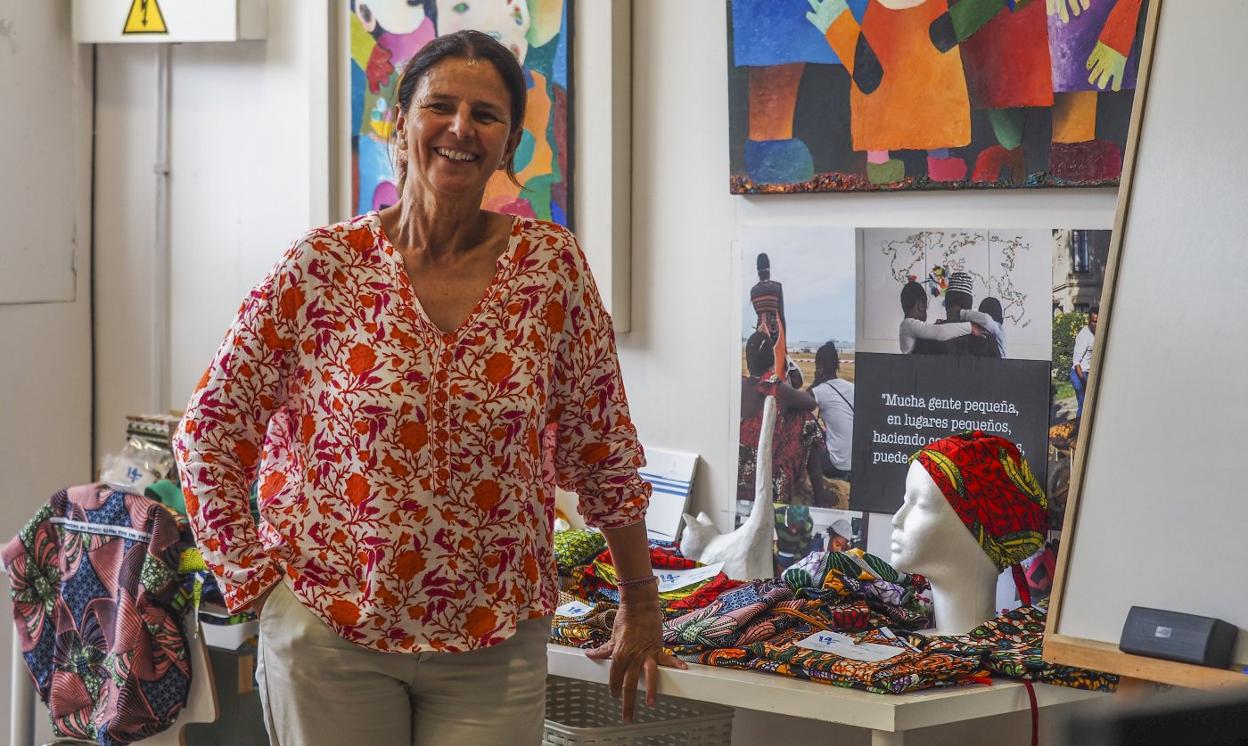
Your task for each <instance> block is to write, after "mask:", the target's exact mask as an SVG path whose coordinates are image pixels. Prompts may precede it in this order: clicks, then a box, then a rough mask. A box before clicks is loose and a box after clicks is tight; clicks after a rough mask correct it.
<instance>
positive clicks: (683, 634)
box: [663, 579, 793, 652]
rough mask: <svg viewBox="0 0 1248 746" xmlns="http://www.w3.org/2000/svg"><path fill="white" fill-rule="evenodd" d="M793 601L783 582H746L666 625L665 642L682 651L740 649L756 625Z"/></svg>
mask: <svg viewBox="0 0 1248 746" xmlns="http://www.w3.org/2000/svg"><path fill="white" fill-rule="evenodd" d="M792 598H793V591H792V590H791V589H789V587H788V586H786V585H785V584H784V583H783V582H782V581H779V580H774V579H773V580H756V581H753V582H750V583H746V584H745V585H742V586H741V587H739V588H734V589H732V590H730V591H728V592H727V593H722V594H720V596H719V598H717V599H715V600H714V601H712V602H711V603H710V604H709V605H707V606H704V607H702V608H700V609H695V610H693V611H691V612H689V613H687V614H684V615H682V616H679V617H676V618H675V619H672V620H669V621H667V622H664V624H663V642H664V644H666V645H668V646H671V647H672V649H673V650H677V651H678V652H693V651H699V650H705V649H711V648H727V647H736V645H737V641H738V639H739V638H740V636H741V634H742V633H743V632H744V631H745V630H746V629H747V628H748V627H749V625H750V624H751V623H752V622H754V621H755V620H757V619H759V618H760V617H762V616H763V615H764V614H765V613H766V612H768V611H769V610H771V609H772V608H773V607H774V606H776V605H777V604H779V603H782V602H784V601H789V600H792Z"/></svg>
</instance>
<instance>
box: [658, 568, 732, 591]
mask: <svg viewBox="0 0 1248 746" xmlns="http://www.w3.org/2000/svg"><path fill="white" fill-rule="evenodd" d="M723 569H724V563H723V562H716V563H715V564H713V565H707V566H705V567H694V568H692V569H689V570H655V571H654V576H655V577H656V578H658V579H659V593H669V592H671V591H674V590H677V589H680V588H687V587H688V586H691V585H693V584H695V583H701V582H702V581H704V580H710V579H711V578H713V577H715V576H716V575H718V574H719V571H720V570H723Z"/></svg>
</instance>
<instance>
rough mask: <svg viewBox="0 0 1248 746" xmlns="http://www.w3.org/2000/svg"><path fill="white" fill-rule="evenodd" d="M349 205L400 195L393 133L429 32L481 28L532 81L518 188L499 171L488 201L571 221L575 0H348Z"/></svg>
mask: <svg viewBox="0 0 1248 746" xmlns="http://www.w3.org/2000/svg"><path fill="white" fill-rule="evenodd" d="M350 5H351V8H350V12H351V17H350V19H349V22H350V27H351V30H350V48H349V50H348V51H349V53H350V55H351V130H350V132H351V205H352V209H353V210H354V211H355V212H357V213H363V212H367V211H369V210H376V209H380V208H382V207H385V206H387V205H391V204H394V203H395V202H396V201H397V199H398V188H397V186H396V184H395V174H394V167H393V164H392V158H391V153H390V136H391V133H392V132H393V130H394V119H395V113H396V112H395V95H396V92H397V88H398V79H399V76H400V74H401V73H402V70H403V66H404V65H405V64H406V63H407V61H408V60H410V59H411V58H412V56H413V55H415V54H416V52H418V51H419V50H420V49H421V48H422V47H424V45H425V44H427V43H428V42H429V41H431V40H432V39H434V38H436V37H438V36H441V35H445V34H449V33H453V32H455V31H459V30H462V29H476V30H479V31H483V32H485V33H487V34H489V35H490V36H492V37H494V38H495V39H497V40H499V41H500V42H502V43H503V44H504V45H505V46H507V47H508V48H509V49H511V51H512V52H513V53H515V55H516V58H517V59H519V60H520V62H521V64H522V65H523V67H524V72H525V78H526V81H527V83H528V97H527V101H526V103H527V110H526V113H525V120H524V133H523V136H522V139H521V141H520V147H519V149H518V150H517V152H516V175H517V177H518V179H517V180H518V181H519V182H520V184H521V186H516V185H515V184H513V183H512V182H511V181H510V180H509V179H508V178H507V175H506V174H505V173H503V172H501V171H500V172H499V173H497V174H495V175H494V178H493V179H492V180H491V181H490V183H489V185H488V187H487V188H486V193H485V200H484V205H483V206H484V208H485V209H487V210H496V211H499V212H505V213H509V214H513V215H522V216H527V217H536V218H541V219H543V220H553V221H555V222H557V223H560V224H563V225H569V224H570V221H571V209H572V207H571V203H570V197H571V193H572V190H571V169H572V150H571V148H572V141H571V134H572V127H571V124H570V114H571V111H572V109H571V88H570V83H569V81H570V80H571V74H570V72H571V71H570V68H569V66H570V62H571V59H572V57H571V43H572V39H571V35H570V31H569V30H570V29H571V27H572V26H571V19H570V18H569V15H570V11H571V3H570V2H568V0H416V1H415V2H408V0H351V4H350Z"/></svg>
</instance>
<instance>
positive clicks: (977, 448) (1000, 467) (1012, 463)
mask: <svg viewBox="0 0 1248 746" xmlns="http://www.w3.org/2000/svg"><path fill="white" fill-rule="evenodd" d="M910 460H911V461H918V462H919V463H920V464H923V468H925V469H927V473H928V474H930V475H931V477H932V481H934V482H936V486H937V487H939V488H940V491H941V492H942V493H943V494H944V496H945V499H946V500H948V501H949V505H951V506H952V507H953V510H954V512H955V513H957V514H958V517H959V518H961V519H962V523H964V524H965V525H966V527H967V529H968V530H970V532H971V536H973V537H975V541H977V542H979V546H980V547H982V548H983V550H984V553H985V554H987V555H988V559H990V560H992V562H993V564H995V565H996V566H997V569H999V570H1004V569H1005V568H1007V567H1009V566H1010V565H1015V564H1018V563H1019V562H1022V561H1023V560H1025V559H1027V558H1028V557H1030V556H1031V555H1033V554H1035V553H1036V552H1038V551H1039V550H1040V547H1042V546H1044V531H1045V526H1046V511H1047V510H1048V504H1049V501H1048V499H1047V498H1045V496H1044V490H1043V489H1042V488H1041V487H1040V484H1039V483H1038V482H1037V481H1036V477H1035V476H1034V475H1033V474H1032V473H1031V467H1030V466H1028V464H1027V460H1026V459H1024V458H1023V456H1022V454H1021V453H1020V452H1019V450H1018V447H1017V446H1015V445H1014V444H1013V443H1011V442H1009V441H1008V440H1005V439H1004V438H1000V437H997V436H996V435H985V434H984V433H982V432H980V431H979V430H976V431H974V432H969V433H961V434H959V435H950V436H949V437H947V438H942V439H940V440H938V441H936V442H935V443H932V444H930V445H928V446H927V447H926V448H924V449H923V450H921V451H919V452H918V453H916V454H914V456H912V457H911V459H910Z"/></svg>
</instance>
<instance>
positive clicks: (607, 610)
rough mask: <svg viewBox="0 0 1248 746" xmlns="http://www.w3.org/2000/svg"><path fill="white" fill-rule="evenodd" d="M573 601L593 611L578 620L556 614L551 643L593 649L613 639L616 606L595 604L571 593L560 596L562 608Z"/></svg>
mask: <svg viewBox="0 0 1248 746" xmlns="http://www.w3.org/2000/svg"><path fill="white" fill-rule="evenodd" d="M572 601H577V602H580V603H583V604H585V605H587V606H592V607H593V610H592V611H590V612H589V613H588V614H586V615H585V616H583V617H580V618H577V619H573V618H571V617H565V616H560V615H559V614H555V617H554V619H553V620H552V621H551V623H550V640H551V642H556V643H558V644H560V645H571V646H572V647H577V648H593V647H597V646H599V645H602V644H603V643H605V642H606V641H607V640H609V639H611V629H612V626H613V625H614V624H615V613H616V608H615V605H614V604H609V603H597V604H595V603H592V602H588V601H586V600H585V599H583V598H577V597H576V596H574V595H572V594H570V593H560V594H559V605H560V606H563V605H564V604H566V603H569V602H572Z"/></svg>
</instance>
